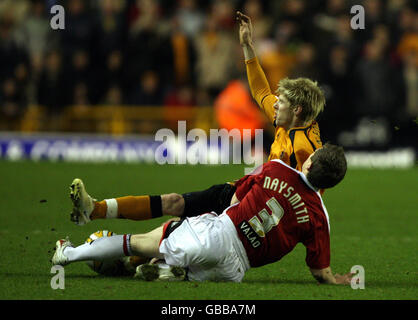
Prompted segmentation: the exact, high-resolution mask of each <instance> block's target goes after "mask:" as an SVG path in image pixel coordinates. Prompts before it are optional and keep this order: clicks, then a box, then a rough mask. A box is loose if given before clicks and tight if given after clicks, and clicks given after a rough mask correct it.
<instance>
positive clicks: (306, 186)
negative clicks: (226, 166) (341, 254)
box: [226, 160, 330, 269]
mask: <svg viewBox="0 0 418 320" xmlns="http://www.w3.org/2000/svg"><path fill="white" fill-rule="evenodd" d="M259 169H261V170H260V173H258V174H252V175H247V176H244V177H243V178H241V179H240V180H238V181H237V183H236V184H235V186H236V187H237V189H236V196H237V198H238V200H240V202H239V204H237V205H234V206H231V207H230V208H228V209H227V211H226V213H227V214H228V216H229V217H230V218H231V220H232V221H233V223H234V224H235V227H236V229H237V232H238V235H239V237H240V239H241V241H242V243H243V245H244V247H245V250H246V252H247V256H248V259H249V261H250V265H251V267H260V266H263V265H265V264H268V263H272V262H275V261H278V260H280V259H281V258H282V257H283V256H285V255H286V254H287V253H289V252H290V251H292V250H293V248H294V247H295V246H296V244H297V243H299V242H302V243H303V244H304V245H305V247H306V264H307V265H308V266H309V267H310V268H313V269H323V268H326V267H329V265H330V241H329V218H328V213H327V210H326V208H325V206H324V204H323V202H322V198H321V195H320V194H319V192H317V190H315V188H314V187H313V186H312V185H311V184H310V183H309V181H308V180H307V179H306V177H305V175H304V174H302V173H301V172H299V171H296V170H295V169H293V168H291V167H290V166H288V165H287V164H285V163H284V162H282V161H280V160H272V161H268V162H267V163H265V164H263V166H262V167H261V168H259Z"/></svg>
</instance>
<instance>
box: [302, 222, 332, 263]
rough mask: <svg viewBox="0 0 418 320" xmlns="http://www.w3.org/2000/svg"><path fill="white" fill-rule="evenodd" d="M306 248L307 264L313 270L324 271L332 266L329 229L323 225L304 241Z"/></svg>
mask: <svg viewBox="0 0 418 320" xmlns="http://www.w3.org/2000/svg"><path fill="white" fill-rule="evenodd" d="M303 244H304V245H305V247H306V259H305V261H306V264H307V265H308V267H309V268H312V269H324V268H327V267H329V265H330V240H329V230H328V227H327V226H325V225H323V226H321V227H319V228H316V229H315V230H314V231H313V234H312V236H311V237H310V238H309V239H307V240H305V241H303Z"/></svg>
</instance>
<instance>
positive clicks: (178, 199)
mask: <svg viewBox="0 0 418 320" xmlns="http://www.w3.org/2000/svg"><path fill="white" fill-rule="evenodd" d="M161 206H162V211H163V214H164V215H170V216H177V217H180V216H182V215H183V212H184V198H183V196H182V195H181V194H178V193H169V194H163V195H162V196H161Z"/></svg>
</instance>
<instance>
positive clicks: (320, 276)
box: [310, 267, 353, 285]
mask: <svg viewBox="0 0 418 320" xmlns="http://www.w3.org/2000/svg"><path fill="white" fill-rule="evenodd" d="M310 270H311V273H312V275H313V277H314V278H315V279H316V280H318V282H319V283H326V284H346V285H347V284H350V283H351V278H352V277H353V274H352V273H346V274H344V275H340V274H338V273H337V274H335V275H333V274H332V271H331V268H330V267H328V268H324V269H312V268H310Z"/></svg>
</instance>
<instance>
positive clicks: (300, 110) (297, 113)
mask: <svg viewBox="0 0 418 320" xmlns="http://www.w3.org/2000/svg"><path fill="white" fill-rule="evenodd" d="M302 111H303V108H302V106H300V105H297V106H296V107H295V109H293V112H294V113H295V115H296V116H298V117H299V116H300V115H301V114H302Z"/></svg>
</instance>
